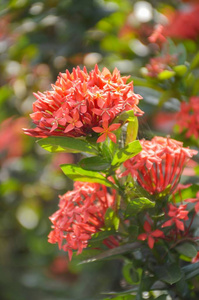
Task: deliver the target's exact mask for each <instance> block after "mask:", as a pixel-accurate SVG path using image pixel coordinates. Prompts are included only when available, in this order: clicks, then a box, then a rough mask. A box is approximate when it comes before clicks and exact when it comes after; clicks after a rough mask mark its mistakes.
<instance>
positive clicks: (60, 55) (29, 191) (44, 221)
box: [0, 0, 196, 300]
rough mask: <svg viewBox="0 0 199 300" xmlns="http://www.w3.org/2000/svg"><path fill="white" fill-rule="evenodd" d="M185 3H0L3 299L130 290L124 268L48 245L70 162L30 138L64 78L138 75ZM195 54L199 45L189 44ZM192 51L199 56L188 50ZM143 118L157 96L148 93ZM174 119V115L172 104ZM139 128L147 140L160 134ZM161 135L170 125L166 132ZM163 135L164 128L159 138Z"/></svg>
mask: <svg viewBox="0 0 199 300" xmlns="http://www.w3.org/2000/svg"><path fill="white" fill-rule="evenodd" d="M180 3H181V2H180V1H177V0H175V1H167V0H165V1H155V0H154V1H153V0H151V1H133V0H112V1H109V0H107V1H106V0H46V1H45V0H43V1H33V0H10V1H7V0H1V1H0V123H1V126H0V168H1V169H0V299H1V300H26V299H29V300H33V299H34V300H35V299H37V300H64V299H65V300H66V299H70V300H73V299H74V300H75V299H82V300H83V299H85V300H86V299H87V300H92V299H93V300H94V299H103V298H105V297H106V296H103V295H102V294H101V293H102V292H106V291H108V292H109V291H111V290H118V289H120V288H122V287H123V286H125V284H126V283H125V282H124V281H123V280H122V277H121V263H120V262H118V261H105V262H103V263H102V262H101V263H99V262H98V263H94V264H87V265H79V264H78V262H79V260H78V258H77V259H76V258H75V259H74V260H73V261H72V262H71V263H69V262H68V258H67V255H66V254H65V253H63V252H62V251H59V250H58V247H57V245H52V244H48V242H47V236H48V233H49V232H50V226H51V224H50V221H49V219H48V217H49V216H50V215H51V214H52V213H53V212H54V211H55V210H57V204H58V195H60V194H63V193H65V192H66V191H67V190H68V189H71V188H72V182H71V181H68V180H67V178H66V177H65V176H64V175H63V174H62V172H61V171H60V170H59V164H61V163H67V162H70V163H71V162H75V161H76V160H77V159H78V157H75V156H73V155H70V154H65V155H64V154H62V155H60V154H59V155H52V154H48V153H46V152H45V151H43V150H42V149H40V148H39V147H38V145H37V144H36V143H35V139H34V138H31V137H28V136H25V135H24V134H23V131H22V128H30V127H32V126H33V125H32V124H31V122H30V118H29V114H30V113H31V111H32V103H33V102H34V101H35V98H34V96H33V92H37V91H41V92H43V91H45V90H47V89H50V88H51V83H53V82H54V81H55V80H56V77H57V75H58V73H59V72H64V71H65V70H66V69H69V70H70V71H71V70H72V68H73V67H76V66H77V65H79V66H80V67H83V66H84V65H85V66H86V67H87V68H88V70H90V69H92V68H93V67H94V66H95V64H96V63H97V64H98V65H99V68H100V69H102V68H103V67H104V66H106V67H107V68H109V69H110V70H111V71H112V70H113V69H114V68H115V67H117V68H118V69H119V70H120V71H121V73H122V74H124V75H128V74H131V75H133V76H137V77H139V76H141V74H140V68H141V67H143V66H144V65H145V64H146V63H147V62H148V61H149V58H150V57H152V56H153V55H154V53H155V50H154V49H153V47H151V45H150V44H149V41H148V36H149V35H150V34H151V32H152V29H153V26H154V25H155V24H156V23H158V22H159V21H160V20H162V19H163V18H164V17H165V16H164V15H163V13H162V11H163V10H168V11H169V10H170V11H172V10H174V9H175V8H176V7H177V6H178V5H179V4H180ZM188 45H189V49H190V53H191V52H194V51H195V49H196V45H195V44H194V42H193V41H189V44H188ZM191 45H192V48H191ZM194 47H195V48H194ZM135 91H137V92H139V93H141V94H142V95H144V96H145V99H144V101H142V103H141V109H143V110H144V111H145V117H144V118H145V119H146V118H147V116H150V114H152V112H153V111H154V105H156V103H157V98H158V97H159V95H158V94H157V91H153V90H151V91H150V93H148V91H146V90H145V89H144V88H139V89H138V88H137V89H136V87H135ZM173 105H174V110H175V103H174V104H173ZM148 120H149V121H148V122H149V125H150V126H152V127H149V125H144V123H143V124H141V128H142V129H143V130H144V132H147V135H148V136H150V135H153V132H151V129H150V128H152V130H153V125H152V124H150V118H149V117H148ZM163 127H164V126H163ZM158 130H159V129H158Z"/></svg>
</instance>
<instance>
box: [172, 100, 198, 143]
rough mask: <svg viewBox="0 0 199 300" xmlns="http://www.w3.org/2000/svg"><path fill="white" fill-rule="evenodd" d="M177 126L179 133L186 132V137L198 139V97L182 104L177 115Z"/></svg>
mask: <svg viewBox="0 0 199 300" xmlns="http://www.w3.org/2000/svg"><path fill="white" fill-rule="evenodd" d="M177 124H178V125H179V127H180V132H182V131H183V130H185V131H186V134H185V135H186V137H187V138H189V137H191V136H195V138H196V139H198V138H199V97H192V98H190V100H189V103H187V102H182V103H181V108H180V111H179V113H178V115H177Z"/></svg>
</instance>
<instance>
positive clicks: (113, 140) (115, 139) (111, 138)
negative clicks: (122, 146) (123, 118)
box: [108, 132, 117, 144]
mask: <svg viewBox="0 0 199 300" xmlns="http://www.w3.org/2000/svg"><path fill="white" fill-rule="evenodd" d="M108 137H109V138H110V140H111V141H112V142H113V143H115V144H116V142H117V138H116V135H115V134H114V133H111V132H109V133H108Z"/></svg>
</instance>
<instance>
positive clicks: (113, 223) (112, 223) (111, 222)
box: [104, 207, 120, 230]
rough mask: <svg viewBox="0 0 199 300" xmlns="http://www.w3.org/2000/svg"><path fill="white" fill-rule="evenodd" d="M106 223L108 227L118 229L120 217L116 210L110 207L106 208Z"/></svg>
mask: <svg viewBox="0 0 199 300" xmlns="http://www.w3.org/2000/svg"><path fill="white" fill-rule="evenodd" d="M104 223H105V226H106V228H107V229H115V230H118V228H119V224H120V219H119V218H118V216H117V215H116V213H115V211H114V210H113V209H112V208H111V207H109V208H108V209H107V210H106V213H105V217H104Z"/></svg>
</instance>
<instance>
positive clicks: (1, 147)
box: [0, 118, 28, 162]
mask: <svg viewBox="0 0 199 300" xmlns="http://www.w3.org/2000/svg"><path fill="white" fill-rule="evenodd" d="M27 124H28V122H27V119H26V118H18V119H14V118H9V119H7V120H5V121H3V122H2V123H1V128H0V162H3V161H5V160H7V159H9V158H13V157H19V156H21V155H22V154H23V150H24V144H23V140H24V135H23V132H22V129H21V128H22V127H24V126H27Z"/></svg>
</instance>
